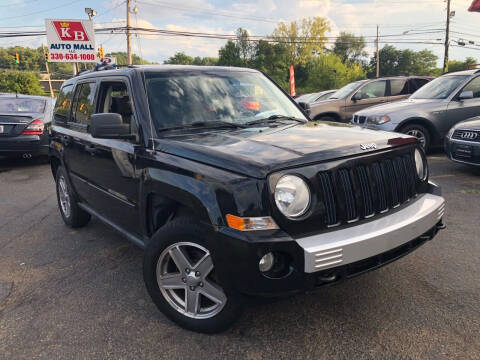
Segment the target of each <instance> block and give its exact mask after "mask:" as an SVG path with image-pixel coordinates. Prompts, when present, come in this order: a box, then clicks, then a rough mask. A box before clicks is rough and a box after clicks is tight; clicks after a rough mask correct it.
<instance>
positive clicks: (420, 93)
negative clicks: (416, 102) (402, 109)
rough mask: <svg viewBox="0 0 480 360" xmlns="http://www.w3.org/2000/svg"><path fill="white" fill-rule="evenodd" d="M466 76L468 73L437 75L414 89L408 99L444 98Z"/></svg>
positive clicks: (466, 77)
mask: <svg viewBox="0 0 480 360" xmlns="http://www.w3.org/2000/svg"><path fill="white" fill-rule="evenodd" d="M468 78H469V76H468V75H450V76H441V77H438V78H436V79H435V80H432V81H430V82H429V83H428V84H426V85H424V86H422V87H421V88H420V89H418V90H417V91H415V92H414V93H413V94H412V96H410V99H446V98H447V97H449V96H450V94H451V93H452V92H454V91H455V89H457V88H458V87H459V86H460V85H461V84H462V83H463V82H464V81H465V80H466V79H468Z"/></svg>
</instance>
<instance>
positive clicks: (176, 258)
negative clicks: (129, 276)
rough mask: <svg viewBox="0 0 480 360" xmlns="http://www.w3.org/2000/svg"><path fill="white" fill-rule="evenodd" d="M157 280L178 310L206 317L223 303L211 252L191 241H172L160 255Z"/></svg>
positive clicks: (224, 299) (163, 293) (217, 309)
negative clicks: (173, 242)
mask: <svg viewBox="0 0 480 360" xmlns="http://www.w3.org/2000/svg"><path fill="white" fill-rule="evenodd" d="M156 275H157V283H158V287H159V288H160V291H161V293H162V295H163V297H164V298H165V300H167V302H168V303H169V304H170V306H172V307H173V308H174V309H175V310H176V311H178V312H179V313H181V314H183V315H185V316H188V317H191V318H195V319H208V318H211V317H213V316H215V315H217V314H218V313H219V312H220V311H221V310H222V309H223V307H224V306H225V304H226V302H227V296H226V295H225V292H224V291H223V289H222V288H221V287H220V286H219V285H218V283H217V281H216V280H215V273H214V266H213V262H212V256H211V254H210V252H209V251H208V250H207V249H206V248H204V247H203V246H201V245H198V244H195V243H191V242H180V243H175V244H173V245H170V246H169V247H167V248H166V249H165V250H164V251H163V252H162V253H161V254H160V256H159V258H158V262H157V268H156Z"/></svg>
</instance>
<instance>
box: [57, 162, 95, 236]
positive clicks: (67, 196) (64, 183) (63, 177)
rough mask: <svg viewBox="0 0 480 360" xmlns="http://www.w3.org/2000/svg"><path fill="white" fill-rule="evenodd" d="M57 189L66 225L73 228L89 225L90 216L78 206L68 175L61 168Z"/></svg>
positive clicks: (58, 173)
mask: <svg viewBox="0 0 480 360" xmlns="http://www.w3.org/2000/svg"><path fill="white" fill-rule="evenodd" d="M56 187H57V201H58V208H59V209H60V214H61V215H62V218H63V221H64V222H65V224H67V225H68V226H70V227H71V228H79V227H82V226H85V225H87V224H88V222H89V221H90V214H89V213H87V212H86V211H85V210H83V209H81V208H80V207H79V206H78V204H77V202H76V200H75V197H74V195H73V191H72V189H71V188H70V184H69V182H68V180H67V173H66V171H65V169H64V168H63V167H61V166H60V167H59V168H58V169H57V173H56Z"/></svg>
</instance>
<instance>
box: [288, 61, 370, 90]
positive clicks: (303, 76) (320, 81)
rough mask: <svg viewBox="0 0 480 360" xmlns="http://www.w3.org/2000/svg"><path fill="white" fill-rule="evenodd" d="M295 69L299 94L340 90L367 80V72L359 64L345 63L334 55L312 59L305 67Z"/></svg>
mask: <svg viewBox="0 0 480 360" xmlns="http://www.w3.org/2000/svg"><path fill="white" fill-rule="evenodd" d="M298 70H300V71H297V68H295V72H296V74H297V73H298V74H299V77H297V76H296V80H297V79H298V81H297V92H298V93H309V92H315V91H321V90H329V89H335V88H340V87H342V86H344V85H346V84H348V83H351V82H353V81H356V80H360V79H365V77H366V72H365V70H364V68H363V66H361V65H360V64H359V63H347V64H345V63H343V62H342V58H341V57H340V56H338V55H335V54H332V53H325V54H321V55H319V56H317V57H314V58H312V59H311V60H310V61H309V62H308V63H307V64H306V65H305V67H299V69H298Z"/></svg>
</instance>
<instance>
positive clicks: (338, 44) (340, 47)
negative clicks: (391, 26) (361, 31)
mask: <svg viewBox="0 0 480 360" xmlns="http://www.w3.org/2000/svg"><path fill="white" fill-rule="evenodd" d="M366 47H367V44H366V43H365V38H364V37H363V36H355V35H354V34H351V33H347V32H341V33H340V35H339V36H338V38H337V39H336V40H335V45H334V47H333V53H334V54H335V55H338V56H340V58H341V59H342V62H344V63H346V62H347V61H350V62H360V61H362V59H364V58H366V57H367V56H368V53H367V52H366V51H365V48H366Z"/></svg>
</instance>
